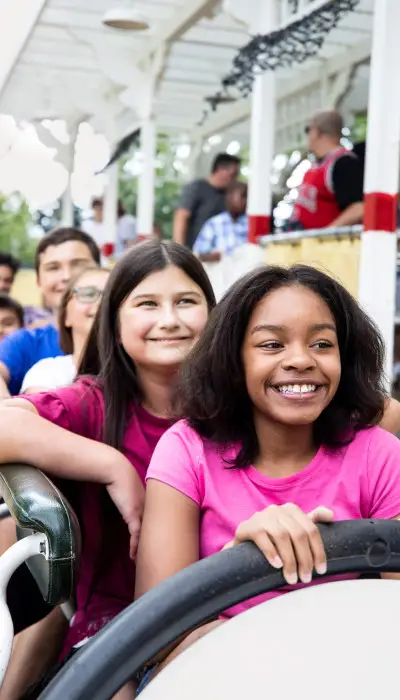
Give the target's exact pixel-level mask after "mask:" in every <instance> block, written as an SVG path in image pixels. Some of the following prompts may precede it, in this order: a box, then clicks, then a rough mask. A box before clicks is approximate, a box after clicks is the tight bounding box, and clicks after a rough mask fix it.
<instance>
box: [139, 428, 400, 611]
mask: <svg viewBox="0 0 400 700" xmlns="http://www.w3.org/2000/svg"><path fill="white" fill-rule="evenodd" d="M237 451H238V447H237V446H236V447H232V448H231V449H227V450H225V451H223V450H222V449H221V447H220V446H217V445H216V444H215V443H212V442H210V441H207V440H203V439H202V438H201V437H200V436H199V435H198V433H196V432H195V431H194V430H192V429H191V428H190V427H189V426H188V424H187V423H186V422H185V421H180V422H179V423H176V424H175V425H174V426H172V427H171V428H170V429H169V430H168V431H167V432H166V433H165V435H164V436H163V437H162V438H161V440H160V442H159V443H158V445H157V447H156V449H155V451H154V454H153V457H152V459H151V462H150V466H149V469H148V471H147V479H157V480H158V481H162V482H164V483H165V484H168V485H169V486H172V487H173V488H175V489H177V490H178V491H180V492H181V493H183V494H185V496H188V497H189V498H191V499H192V500H193V501H194V502H195V503H197V505H198V506H199V508H200V512H201V518H200V557H201V558H204V557H207V556H209V555H210V554H215V553H216V552H219V551H220V550H221V549H222V547H223V546H224V545H225V544H226V543H227V542H229V541H231V540H232V539H233V538H234V536H235V532H236V529H237V527H238V525H239V524H240V523H241V522H243V521H244V520H247V519H248V518H250V517H251V516H252V515H253V514H254V513H256V512H258V511H260V510H263V509H264V508H267V507H268V506H270V505H283V504H285V503H295V504H296V505H298V506H299V508H301V509H302V510H303V511H304V512H306V513H308V512H310V511H311V510H313V509H314V508H316V507H317V506H326V507H328V508H332V510H333V511H334V514H335V520H356V519H360V518H382V519H391V518H396V517H397V516H399V515H400V440H398V439H397V438H396V437H394V435H391V434H390V433H387V432H386V431H384V430H382V429H381V428H370V429H368V430H362V431H360V432H358V433H357V434H356V436H355V438H354V440H353V441H352V442H351V443H350V444H349V445H346V446H345V447H341V448H340V449H337V450H335V451H332V450H328V449H326V448H325V447H321V448H320V449H319V450H318V452H317V454H316V455H315V457H314V459H313V460H312V461H311V462H310V463H309V464H308V465H307V466H306V467H305V468H304V469H301V470H300V471H299V472H297V473H296V474H293V475H292V476H289V477H285V478H281V479H272V478H270V477H268V476H266V475H264V474H261V473H260V472H259V471H258V470H257V469H255V468H254V467H252V466H250V467H247V468H246V469H232V468H229V467H228V465H227V464H226V461H224V458H225V459H228V460H230V459H232V458H233V457H235V456H236V454H237ZM171 455H173V459H171ZM343 578H351V576H349V577H343ZM325 580H327V579H325ZM286 590H287V589H280V590H279V591H273V592H271V593H268V594H266V595H265V596H260V598H254V599H253V600H251V601H246V602H244V603H241V604H240V605H237V606H236V607H235V608H232V609H230V610H229V611H226V614H227V615H228V616H232V615H235V614H237V613H239V612H241V611H243V610H245V609H247V608H248V607H251V606H253V605H255V604H256V603H258V602H261V601H262V600H266V599H269V598H273V597H275V596H277V595H280V594H282V593H284V592H286Z"/></svg>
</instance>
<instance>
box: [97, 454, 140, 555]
mask: <svg viewBox="0 0 400 700" xmlns="http://www.w3.org/2000/svg"><path fill="white" fill-rule="evenodd" d="M123 459H124V463H122V465H121V468H118V469H113V477H114V478H113V480H112V481H110V482H109V483H108V484H106V486H107V491H108V493H109V494H110V497H111V498H112V500H113V502H114V504H115V505H116V507H117V508H118V510H119V512H120V514H121V515H122V517H123V519H124V521H125V522H126V524H127V526H128V530H129V533H130V536H131V541H130V551H129V553H130V557H131V559H134V558H135V556H136V551H137V548H138V543H139V535H140V528H141V525H142V517H143V510H144V498H145V490H144V487H143V484H142V482H141V480H140V478H139V476H138V474H137V472H136V469H134V467H132V465H131V464H130V462H128V460H125V458H123Z"/></svg>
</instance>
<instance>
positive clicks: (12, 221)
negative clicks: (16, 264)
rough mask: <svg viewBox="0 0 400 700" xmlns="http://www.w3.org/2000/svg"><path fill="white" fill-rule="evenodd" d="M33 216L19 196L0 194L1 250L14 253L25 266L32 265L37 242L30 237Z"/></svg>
mask: <svg viewBox="0 0 400 700" xmlns="http://www.w3.org/2000/svg"><path fill="white" fill-rule="evenodd" d="M31 221H32V220H31V214H30V211H29V207H28V205H27V203H26V201H25V200H24V199H23V198H22V197H20V196H19V195H17V194H14V195H12V196H10V197H6V196H5V195H3V194H1V193H0V250H1V251H4V252H6V253H12V255H14V256H15V257H16V258H18V259H19V260H20V261H21V263H22V264H23V265H28V266H30V265H32V264H33V260H34V254H35V249H36V244H37V241H35V240H34V239H33V238H31V237H30V236H29V227H30V224H31Z"/></svg>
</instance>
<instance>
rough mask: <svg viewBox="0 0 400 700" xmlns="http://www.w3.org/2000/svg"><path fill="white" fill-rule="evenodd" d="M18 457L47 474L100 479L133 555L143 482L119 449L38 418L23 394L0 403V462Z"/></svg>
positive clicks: (85, 479) (142, 497)
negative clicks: (125, 530)
mask: <svg viewBox="0 0 400 700" xmlns="http://www.w3.org/2000/svg"><path fill="white" fill-rule="evenodd" d="M9 462H10V463H12V462H23V463H25V464H31V465H32V466H33V467H37V468H38V469H41V470H42V471H44V472H46V473H47V474H50V475H51V476H54V477H58V478H62V479H73V480H74V481H92V482H96V483H100V484H104V485H105V486H106V487H107V490H108V492H109V494H110V496H111V498H112V500H113V501H114V503H115V505H116V506H117V508H118V510H119V512H120V513H121V515H122V517H123V518H124V520H125V522H126V523H127V525H128V528H129V532H130V534H131V556H134V555H135V552H136V548H137V543H138V539H139V532H140V523H141V517H142V513H143V507H144V488H143V485H142V482H141V481H140V478H139V476H138V474H137V472H136V470H135V469H134V468H133V467H132V465H131V463H130V462H129V461H128V460H127V459H126V457H124V455H123V454H122V453H121V452H118V450H116V449H114V448H113V447H109V446H108V445H104V444H103V443H100V442H97V441H96V440H90V439H88V438H86V437H82V436H81V435H76V434H75V433H72V432H70V431H69V430H65V428H61V427H60V426H58V425H55V424H53V423H51V422H50V421H48V420H46V419H44V418H41V417H40V416H39V415H38V412H37V410H36V408H35V407H34V406H33V405H32V404H31V403H30V402H29V401H26V400H25V399H11V400H9V401H4V402H3V403H2V404H1V407H0V464H7V463H9Z"/></svg>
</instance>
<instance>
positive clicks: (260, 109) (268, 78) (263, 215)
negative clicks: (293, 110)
mask: <svg viewBox="0 0 400 700" xmlns="http://www.w3.org/2000/svg"><path fill="white" fill-rule="evenodd" d="M257 15H258V16H257V17H256V18H255V22H254V24H255V25H256V26H253V27H251V30H252V32H253V33H260V32H261V33H262V34H266V33H267V32H270V31H272V30H273V29H275V28H276V22H277V5H276V1H275V0H268V2H266V0H259V11H258V13H257ZM275 83H276V80H275V74H274V72H273V71H271V70H269V71H266V72H265V73H263V74H262V75H257V76H256V78H255V80H254V86H253V94H252V108H251V127H250V181H249V198H248V207H247V210H248V215H249V243H257V242H258V240H259V239H260V237H261V236H263V235H265V234H267V233H270V231H271V204H272V189H271V171H272V160H273V157H274V140H275V111H276V89H275Z"/></svg>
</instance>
